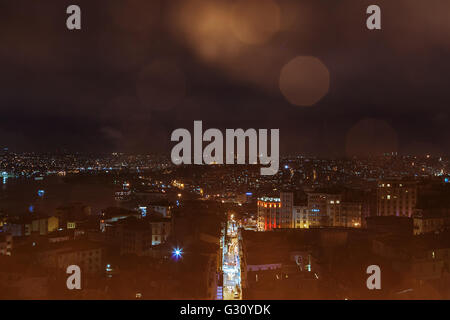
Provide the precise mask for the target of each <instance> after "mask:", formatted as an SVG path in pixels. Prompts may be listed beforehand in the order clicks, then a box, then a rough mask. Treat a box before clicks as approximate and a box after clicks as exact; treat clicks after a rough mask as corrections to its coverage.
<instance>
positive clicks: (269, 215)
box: [257, 197, 281, 231]
mask: <svg viewBox="0 0 450 320" xmlns="http://www.w3.org/2000/svg"><path fill="white" fill-rule="evenodd" d="M257 205H258V231H269V230H272V229H276V228H279V227H280V220H281V219H280V215H281V199H280V198H269V197H262V198H258V203H257Z"/></svg>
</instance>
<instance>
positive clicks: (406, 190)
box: [377, 179, 417, 217]
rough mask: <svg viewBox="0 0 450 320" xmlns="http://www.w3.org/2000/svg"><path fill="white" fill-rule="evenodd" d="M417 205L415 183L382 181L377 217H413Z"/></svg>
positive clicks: (378, 187)
mask: <svg viewBox="0 0 450 320" xmlns="http://www.w3.org/2000/svg"><path fill="white" fill-rule="evenodd" d="M416 203H417V184H416V182H415V181H404V180H394V179H391V180H380V181H379V182H378V186H377V215H379V216H403V217H411V216H412V215H413V213H414V210H415V207H416Z"/></svg>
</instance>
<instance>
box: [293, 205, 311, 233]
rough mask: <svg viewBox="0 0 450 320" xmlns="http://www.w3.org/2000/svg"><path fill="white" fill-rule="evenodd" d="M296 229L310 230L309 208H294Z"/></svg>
mask: <svg viewBox="0 0 450 320" xmlns="http://www.w3.org/2000/svg"><path fill="white" fill-rule="evenodd" d="M292 216H293V219H294V228H296V229H297V228H309V214H308V206H306V205H305V206H293V208H292Z"/></svg>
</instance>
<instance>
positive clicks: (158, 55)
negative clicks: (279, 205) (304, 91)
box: [0, 0, 450, 155]
mask: <svg viewBox="0 0 450 320" xmlns="http://www.w3.org/2000/svg"><path fill="white" fill-rule="evenodd" d="M242 1H244V2H245V0H242ZM242 1H241V2H242ZM250 2H251V1H250ZM250 2H249V3H250ZM253 2H254V1H253ZM234 3H235V2H234V1H225V0H208V1H206V0H183V1H181V0H174V1H170V2H169V1H167V2H166V1H147V0H145V1H144V0H133V1H131V2H127V1H118V0H114V1H106V0H100V1H88V0H79V1H77V4H78V5H79V6H80V7H81V8H82V19H83V20H82V30H81V31H68V30H67V29H66V28H65V19H66V14H65V9H66V7H67V6H68V5H70V4H72V2H71V1H66V0H61V1H50V0H47V1H39V2H36V1H30V0H15V1H9V2H7V3H5V4H4V5H2V9H1V11H2V19H1V20H0V21H1V22H0V24H1V28H0V39H1V41H2V45H1V46H0V67H1V70H0V71H1V72H0V92H1V94H0V112H1V118H0V133H1V137H0V144H3V145H8V146H9V147H10V148H11V149H16V150H55V149H61V148H65V149H69V150H80V151H116V150H118V149H121V150H124V151H166V152H168V151H169V150H170V141H169V138H170V133H171V131H172V130H173V129H175V128H178V127H187V128H191V127H192V124H193V120H203V122H204V126H206V127H219V128H238V127H241V128H246V127H254V128H280V139H281V141H280V143H281V149H282V151H283V152H284V153H287V152H305V153H316V154H321V155H344V154H345V153H346V148H347V137H348V135H349V132H350V133H351V132H353V131H351V130H352V128H355V126H358V124H360V123H361V121H364V119H371V121H375V122H376V123H388V124H389V128H390V129H389V130H392V132H391V131H390V132H389V134H392V135H395V137H396V139H397V142H396V145H395V147H396V148H397V149H398V151H400V152H419V151H421V150H425V149H426V150H432V151H433V152H437V153H448V151H447V150H450V148H449V147H450V145H449V142H448V141H450V140H449V139H448V138H449V132H450V131H449V129H448V105H449V103H450V101H449V100H450V99H449V95H448V83H449V81H448V78H449V76H450V61H449V59H448V55H449V49H450V37H449V36H450V19H448V12H450V3H448V1H447V2H446V1H440V0H431V1H418V0H399V1H387V0H379V1H377V4H378V5H380V7H381V8H382V28H383V29H382V30H381V31H368V30H367V29H366V28H365V18H366V14H365V9H366V8H367V6H368V5H370V4H373V3H372V2H371V1H370V2H369V1H356V0H352V1H349V0H342V1H334V2H330V1H325V0H314V1H313V0H308V1H300V0H295V1H294V0H278V1H269V0H267V1H265V6H264V8H265V9H264V8H263V9H259V10H261V14H260V16H261V17H265V19H270V21H271V25H270V29H266V30H264V34H258V33H257V30H258V28H259V27H260V26H261V25H263V24H261V21H260V19H259V18H258V17H259V16H258V15H256V16H255V15H253V14H252V10H251V8H252V7H251V5H252V4H249V5H247V4H246V5H244V6H242V5H241V7H243V8H245V10H247V11H246V12H243V13H242V12H241V13H242V14H239V15H238V16H236V10H235V8H236V7H233V6H234ZM274 4H275V5H277V6H278V8H279V10H277V12H276V14H275V15H273V14H272V13H271V12H269V11H270V10H269V11H267V10H266V9H267V8H272V7H273V5H274ZM233 12H234V13H233ZM233 14H234V15H233ZM242 17H244V18H245V17H248V21H246V20H245V19H246V18H245V19H244V18H242ZM237 18H239V20H236V19H237ZM278 19H279V20H278ZM236 28H238V29H236ZM241 29H242V30H243V31H242V32H240V30H241ZM297 56H314V57H317V58H318V59H320V61H322V63H323V64H324V65H325V66H326V67H327V69H328V71H329V75H330V86H329V90H328V93H327V95H325V96H324V97H323V98H322V99H321V100H320V101H318V102H317V103H316V104H315V105H314V106H312V107H299V106H294V105H291V104H290V103H289V102H288V101H287V100H286V99H285V97H284V96H283V95H282V93H281V92H280V89H279V76H280V72H281V69H282V68H283V66H285V65H286V64H287V63H288V62H289V61H291V60H292V59H294V58H295V57H297ZM161 61H164V63H163V64H161ZM167 61H169V63H170V67H169V66H168V65H167ZM155 63H156V65H157V66H159V67H158V68H157V69H156V70H157V72H154V70H153V71H152V69H151V67H150V71H151V72H150V73H148V70H149V69H148V68H149V66H152V65H153V66H154V65H155ZM161 66H162V67H161ZM163 67H167V70H168V71H167V73H165V71H164V68H163ZM145 72H147V73H145ZM143 75H144V77H143ZM163 75H164V76H163ZM143 79H144V82H142V81H143ZM172 79H175V80H173V81H174V83H171V82H170V81H172ZM180 79H181V80H180ZM142 84H143V85H142ZM180 87H182V88H181V89H182V90H181V91H182V92H181V91H180ZM170 90H175V91H176V92H174V94H171V92H170ZM180 92H181V93H180ZM158 105H159V106H161V105H163V106H164V108H161V107H159V108H158ZM154 106H156V107H154ZM362 123H364V122H362ZM375 127H376V128H378V127H377V126H375ZM379 127H380V128H381V130H382V128H383V126H379ZM370 134H373V133H370ZM381 136H382V137H383V135H381ZM380 143H381V142H380ZM366 147H367V146H366V145H364V141H362V140H361V141H360V140H358V141H357V142H355V143H354V144H353V145H352V148H357V149H358V150H353V149H352V152H354V153H360V152H365V151H367V149H366ZM378 148H379V149H383V148H382V147H380V146H378Z"/></svg>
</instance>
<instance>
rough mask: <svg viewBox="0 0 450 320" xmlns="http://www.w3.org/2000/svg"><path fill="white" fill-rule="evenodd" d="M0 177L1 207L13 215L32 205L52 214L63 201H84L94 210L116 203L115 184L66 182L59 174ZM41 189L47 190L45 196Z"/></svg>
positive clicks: (26, 211)
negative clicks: (39, 192)
mask: <svg viewBox="0 0 450 320" xmlns="http://www.w3.org/2000/svg"><path fill="white" fill-rule="evenodd" d="M1 182H2V181H0V210H2V211H4V212H6V213H9V214H11V215H22V214H27V213H28V212H29V211H28V210H29V207H30V205H33V206H34V207H35V208H39V211H42V212H45V213H49V214H52V213H53V212H54V210H55V209H56V208H57V207H58V206H61V205H65V204H69V203H71V202H81V203H83V204H85V205H89V206H91V208H92V214H96V213H98V212H100V210H101V209H103V208H106V207H108V206H114V205H115V204H116V202H115V200H114V186H113V185H112V184H106V183H89V182H65V181H64V179H63V178H61V177H58V176H50V177H45V178H44V180H42V181H36V180H34V179H8V180H7V181H6V184H3V185H2V184H1ZM38 190H44V191H45V194H44V196H43V197H42V198H40V197H39V196H38Z"/></svg>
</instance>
